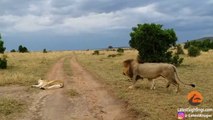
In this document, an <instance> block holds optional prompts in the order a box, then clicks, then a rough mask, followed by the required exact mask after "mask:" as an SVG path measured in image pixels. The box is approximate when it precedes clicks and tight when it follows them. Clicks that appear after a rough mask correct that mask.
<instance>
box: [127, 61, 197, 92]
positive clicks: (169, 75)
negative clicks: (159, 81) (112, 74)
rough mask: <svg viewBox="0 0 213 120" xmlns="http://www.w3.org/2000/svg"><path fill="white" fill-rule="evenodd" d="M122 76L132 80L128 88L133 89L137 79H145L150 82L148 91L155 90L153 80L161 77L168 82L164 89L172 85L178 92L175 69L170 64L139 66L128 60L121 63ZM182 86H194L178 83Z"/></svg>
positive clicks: (144, 64)
mask: <svg viewBox="0 0 213 120" xmlns="http://www.w3.org/2000/svg"><path fill="white" fill-rule="evenodd" d="M123 66H124V69H123V74H124V75H126V76H128V77H130V78H131V79H132V80H133V85H131V86H129V88H133V87H134V86H135V83H136V81H137V80H138V79H143V78H147V79H148V80H149V81H152V85H151V88H150V89H155V81H154V80H153V79H155V78H158V77H160V76H161V77H163V78H165V79H167V80H168V83H167V85H166V87H167V88H168V87H169V86H170V84H173V85H175V86H176V87H177V90H176V92H179V83H178V82H177V80H178V81H180V79H179V77H178V74H177V70H176V67H175V66H174V65H172V64H167V63H143V64H140V63H138V62H137V61H136V60H133V59H128V60H125V61H124V62H123ZM180 82H181V83H183V84H184V85H189V86H192V87H195V85H194V84H186V83H184V82H182V81H180Z"/></svg>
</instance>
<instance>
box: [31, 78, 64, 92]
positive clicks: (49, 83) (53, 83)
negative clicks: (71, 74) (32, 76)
mask: <svg viewBox="0 0 213 120" xmlns="http://www.w3.org/2000/svg"><path fill="white" fill-rule="evenodd" d="M31 87H37V88H40V89H43V90H46V89H53V88H62V87H64V81H62V80H42V79H39V80H38V84H37V85H32V86H31Z"/></svg>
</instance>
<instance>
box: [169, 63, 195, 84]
mask: <svg viewBox="0 0 213 120" xmlns="http://www.w3.org/2000/svg"><path fill="white" fill-rule="evenodd" d="M172 67H173V69H174V71H175V76H176V78H177V79H178V81H180V82H181V83H182V84H184V85H189V86H192V87H195V84H187V83H184V82H183V81H181V80H180V78H179V76H178V74H177V69H176V67H175V66H172Z"/></svg>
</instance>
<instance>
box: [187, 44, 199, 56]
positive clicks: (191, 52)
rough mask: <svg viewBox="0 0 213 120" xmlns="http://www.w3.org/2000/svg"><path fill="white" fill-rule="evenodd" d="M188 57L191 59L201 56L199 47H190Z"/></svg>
mask: <svg viewBox="0 0 213 120" xmlns="http://www.w3.org/2000/svg"><path fill="white" fill-rule="evenodd" d="M188 55H189V56H190V57H196V56H199V55H200V49H199V48H198V47H195V46H190V47H189V48H188Z"/></svg>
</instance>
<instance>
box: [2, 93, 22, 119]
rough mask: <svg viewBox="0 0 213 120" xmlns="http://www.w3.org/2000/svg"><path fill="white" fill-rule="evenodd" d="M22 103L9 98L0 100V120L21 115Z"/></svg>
mask: <svg viewBox="0 0 213 120" xmlns="http://www.w3.org/2000/svg"><path fill="white" fill-rule="evenodd" d="M24 107H25V105H24V103H23V101H18V100H15V99H11V98H5V97H1V98H0V119H9V117H10V115H12V114H17V113H21V112H23V111H24Z"/></svg>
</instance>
